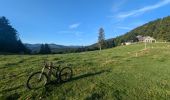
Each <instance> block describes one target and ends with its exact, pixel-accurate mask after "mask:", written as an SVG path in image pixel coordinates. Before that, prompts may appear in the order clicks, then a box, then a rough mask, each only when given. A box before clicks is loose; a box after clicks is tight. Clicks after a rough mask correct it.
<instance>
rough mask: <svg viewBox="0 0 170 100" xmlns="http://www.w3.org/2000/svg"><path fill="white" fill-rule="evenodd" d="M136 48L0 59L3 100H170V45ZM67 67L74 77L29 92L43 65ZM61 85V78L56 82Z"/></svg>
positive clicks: (17, 56)
mask: <svg viewBox="0 0 170 100" xmlns="http://www.w3.org/2000/svg"><path fill="white" fill-rule="evenodd" d="M144 48H145V44H133V45H129V46H119V47H116V48H111V49H106V50H102V51H101V52H100V51H92V52H83V53H71V54H55V55H0V99H28V100H29V99H49V100H51V99H55V100H136V99H138V100H155V99H157V100H168V99H169V98H170V43H156V44H155V43H153V44H147V49H144ZM44 59H48V60H49V61H53V62H54V63H55V64H56V66H57V65H58V64H60V65H61V66H63V67H65V66H66V64H67V65H69V66H70V67H71V68H72V69H73V74H74V75H73V78H72V79H71V80H70V81H68V82H65V83H62V84H57V83H55V81H54V82H52V83H51V84H49V85H47V87H42V88H39V89H37V90H29V89H27V88H26V85H25V84H26V81H27V79H28V77H29V75H31V74H32V73H33V72H36V71H41V69H42V65H43V60H44ZM53 80H55V78H53Z"/></svg>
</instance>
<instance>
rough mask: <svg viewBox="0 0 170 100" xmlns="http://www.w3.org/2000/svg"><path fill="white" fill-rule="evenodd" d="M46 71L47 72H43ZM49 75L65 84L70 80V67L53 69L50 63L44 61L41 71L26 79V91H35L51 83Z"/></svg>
mask: <svg viewBox="0 0 170 100" xmlns="http://www.w3.org/2000/svg"><path fill="white" fill-rule="evenodd" d="M45 69H47V72H45ZM51 75H53V76H54V77H55V78H57V82H60V83H61V82H66V81H69V80H70V79H71V78H72V75H73V71H72V69H71V67H64V68H62V69H61V68H60V66H58V67H55V66H54V64H53V63H52V62H47V61H44V66H43V68H42V70H41V71H38V72H35V73H33V74H31V75H30V76H29V77H28V80H27V83H26V86H27V88H28V89H37V88H40V87H43V86H45V85H46V84H47V83H50V81H51Z"/></svg>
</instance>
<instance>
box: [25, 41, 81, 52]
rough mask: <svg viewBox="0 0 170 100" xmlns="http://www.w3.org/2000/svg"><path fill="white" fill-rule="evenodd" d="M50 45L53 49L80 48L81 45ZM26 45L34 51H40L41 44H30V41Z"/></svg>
mask: <svg viewBox="0 0 170 100" xmlns="http://www.w3.org/2000/svg"><path fill="white" fill-rule="evenodd" d="M48 45H49V47H50V48H51V49H52V51H54V50H56V49H68V48H70V49H74V48H79V47H81V46H64V45H57V44H53V43H52V44H48ZM25 46H26V47H28V48H29V49H30V50H32V51H33V52H39V50H40V47H41V44H40V43H38V44H29V43H25Z"/></svg>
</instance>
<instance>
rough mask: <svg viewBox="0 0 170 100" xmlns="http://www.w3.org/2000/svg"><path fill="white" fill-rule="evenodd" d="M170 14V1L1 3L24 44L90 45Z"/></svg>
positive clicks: (24, 0) (12, 0) (38, 0)
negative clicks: (102, 36)
mask: <svg viewBox="0 0 170 100" xmlns="http://www.w3.org/2000/svg"><path fill="white" fill-rule="evenodd" d="M168 15H170V0H0V16H6V17H7V18H8V19H9V20H10V22H11V24H12V25H13V27H14V28H16V29H17V31H18V33H19V36H20V38H21V39H22V41H23V42H24V43H56V44H62V45H89V44H93V43H95V42H97V37H98V30H99V28H100V27H103V28H104V30H105V37H106V39H108V38H113V37H116V36H119V35H122V34H124V33H126V32H128V31H130V30H132V29H134V28H135V27H138V26H140V25H142V24H144V23H147V22H149V21H152V20H155V19H157V18H162V17H166V16H168Z"/></svg>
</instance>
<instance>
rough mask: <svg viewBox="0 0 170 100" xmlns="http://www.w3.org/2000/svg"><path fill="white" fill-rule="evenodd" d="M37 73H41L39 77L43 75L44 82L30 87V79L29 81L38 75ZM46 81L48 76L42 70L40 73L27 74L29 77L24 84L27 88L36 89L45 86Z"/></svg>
mask: <svg viewBox="0 0 170 100" xmlns="http://www.w3.org/2000/svg"><path fill="white" fill-rule="evenodd" d="M38 74H39V75H40V74H42V76H41V78H42V77H44V78H45V81H44V83H43V84H42V85H41V86H38V87H32V84H31V83H30V81H31V79H33V77H35V76H36V75H38ZM39 81H40V80H39ZM48 82H49V78H48V76H47V74H46V73H44V72H43V73H42V72H35V73H33V74H31V76H29V78H28V80H27V83H26V86H27V88H28V89H37V88H40V87H43V86H45V85H46V84H47V83H48ZM36 84H38V83H36Z"/></svg>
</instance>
